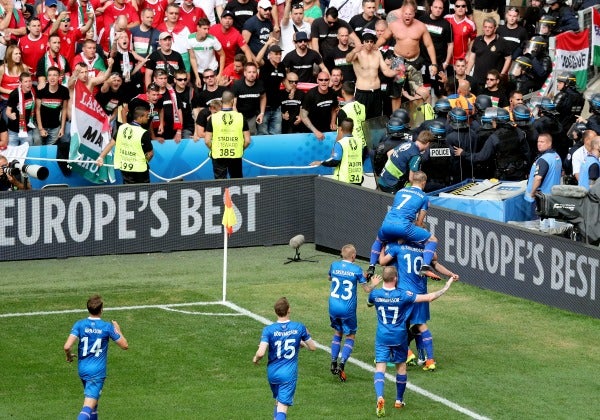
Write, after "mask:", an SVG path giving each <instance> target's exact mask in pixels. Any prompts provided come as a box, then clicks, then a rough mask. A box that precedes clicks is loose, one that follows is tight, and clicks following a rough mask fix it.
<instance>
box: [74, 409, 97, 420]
mask: <svg viewBox="0 0 600 420" xmlns="http://www.w3.org/2000/svg"><path fill="white" fill-rule="evenodd" d="M96 416H97V415H96ZM91 418H92V407H88V406H87V405H84V406H83V408H82V409H81V412H80V413H79V415H78V416H77V420H90V419H91Z"/></svg>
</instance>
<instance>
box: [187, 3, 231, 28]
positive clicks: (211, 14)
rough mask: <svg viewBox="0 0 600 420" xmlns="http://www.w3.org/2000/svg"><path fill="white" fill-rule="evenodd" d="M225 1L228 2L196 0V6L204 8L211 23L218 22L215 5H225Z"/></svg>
mask: <svg viewBox="0 0 600 420" xmlns="http://www.w3.org/2000/svg"><path fill="white" fill-rule="evenodd" d="M225 3H227V1H226V0H194V6H196V7H199V8H201V9H202V10H204V13H205V14H206V17H208V20H210V24H211V25H214V24H215V23H217V18H216V16H215V7H217V6H223V7H225Z"/></svg>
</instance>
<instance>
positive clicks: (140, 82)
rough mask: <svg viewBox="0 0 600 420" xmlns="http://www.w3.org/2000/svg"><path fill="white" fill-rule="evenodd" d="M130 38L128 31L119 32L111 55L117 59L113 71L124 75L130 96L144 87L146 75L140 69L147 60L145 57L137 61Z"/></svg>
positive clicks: (126, 90) (125, 89)
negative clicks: (131, 47) (130, 46)
mask: <svg viewBox="0 0 600 420" xmlns="http://www.w3.org/2000/svg"><path fill="white" fill-rule="evenodd" d="M129 39H130V37H129V36H128V35H127V33H125V32H121V33H118V34H117V35H116V37H115V41H114V42H113V45H112V47H111V51H110V56H111V57H112V58H113V60H115V64H114V65H113V71H115V72H118V73H120V74H121V76H122V77H123V82H124V84H125V86H124V91H125V92H128V96H129V95H130V96H134V95H135V94H136V93H137V92H141V91H142V90H143V89H144V77H143V75H142V72H141V71H140V70H141V68H142V66H143V65H144V64H145V62H146V61H145V60H144V59H142V60H140V61H136V58H135V55H134V53H133V52H131V50H130V48H129ZM140 58H141V57H140Z"/></svg>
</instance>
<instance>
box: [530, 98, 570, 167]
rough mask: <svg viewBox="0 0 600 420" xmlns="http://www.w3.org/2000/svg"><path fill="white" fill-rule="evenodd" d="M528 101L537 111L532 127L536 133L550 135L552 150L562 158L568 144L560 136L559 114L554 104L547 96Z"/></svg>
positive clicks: (565, 153) (565, 154)
mask: <svg viewBox="0 0 600 420" xmlns="http://www.w3.org/2000/svg"><path fill="white" fill-rule="evenodd" d="M530 103H531V104H532V105H535V106H536V108H537V112H538V118H537V119H536V120H535V122H534V123H533V127H534V128H535V129H536V130H537V132H538V133H549V134H550V135H552V139H553V145H554V150H555V151H556V153H558V155H559V156H560V158H561V159H562V160H564V159H565V157H566V156H567V152H568V151H569V147H570V144H569V142H568V140H567V139H566V138H564V139H563V138H561V133H562V131H563V128H562V124H561V123H560V119H559V117H560V115H558V112H557V111H556V104H555V103H554V101H553V100H552V99H551V98H549V97H548V96H542V97H541V98H539V97H535V98H532V99H531V102H530Z"/></svg>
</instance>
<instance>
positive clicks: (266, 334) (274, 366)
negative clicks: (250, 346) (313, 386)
mask: <svg viewBox="0 0 600 420" xmlns="http://www.w3.org/2000/svg"><path fill="white" fill-rule="evenodd" d="M308 340H310V334H309V333H308V330H307V329H306V327H305V326H304V324H302V323H300V322H295V321H285V322H276V323H274V324H271V325H269V326H267V327H265V328H263V331H262V336H261V337H260V341H261V343H267V344H269V362H268V364H267V377H268V378H269V383H272V384H283V383H286V382H289V381H294V380H296V379H297V378H298V350H300V341H308Z"/></svg>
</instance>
